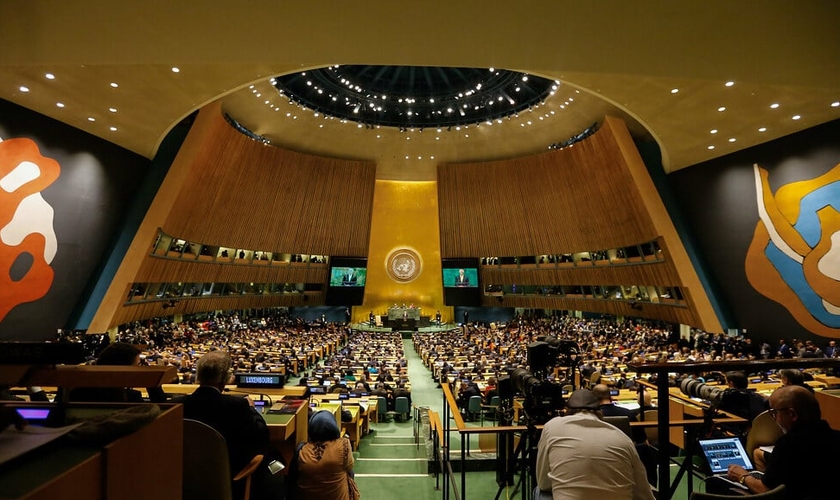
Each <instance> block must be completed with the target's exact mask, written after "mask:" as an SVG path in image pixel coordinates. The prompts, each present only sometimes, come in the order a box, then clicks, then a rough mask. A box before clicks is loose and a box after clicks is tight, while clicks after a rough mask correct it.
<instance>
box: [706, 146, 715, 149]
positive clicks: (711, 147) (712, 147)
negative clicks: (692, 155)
mask: <svg viewBox="0 0 840 500" xmlns="http://www.w3.org/2000/svg"><path fill="white" fill-rule="evenodd" d="M707 149H715V147H714V146H709V147H708V148H707Z"/></svg>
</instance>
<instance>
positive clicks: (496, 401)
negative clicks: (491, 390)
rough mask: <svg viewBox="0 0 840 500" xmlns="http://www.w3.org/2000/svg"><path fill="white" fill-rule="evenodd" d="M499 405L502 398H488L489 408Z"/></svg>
mask: <svg viewBox="0 0 840 500" xmlns="http://www.w3.org/2000/svg"><path fill="white" fill-rule="evenodd" d="M500 404H502V398H501V397H499V396H493V397H492V398H490V406H496V407H498V406H499V405H500Z"/></svg>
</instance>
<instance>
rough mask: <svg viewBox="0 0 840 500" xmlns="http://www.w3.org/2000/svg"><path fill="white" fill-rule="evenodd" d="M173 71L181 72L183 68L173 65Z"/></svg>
mask: <svg viewBox="0 0 840 500" xmlns="http://www.w3.org/2000/svg"><path fill="white" fill-rule="evenodd" d="M172 72H173V73H180V72H181V68H178V67H176V66H173V67H172Z"/></svg>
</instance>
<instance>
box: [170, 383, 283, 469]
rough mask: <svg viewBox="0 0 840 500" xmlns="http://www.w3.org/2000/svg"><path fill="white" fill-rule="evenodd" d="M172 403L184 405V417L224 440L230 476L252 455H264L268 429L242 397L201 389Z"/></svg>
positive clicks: (210, 388)
mask: <svg viewBox="0 0 840 500" xmlns="http://www.w3.org/2000/svg"><path fill="white" fill-rule="evenodd" d="M174 402H176V403H181V404H183V405H184V418H190V419H193V420H198V421H200V422H204V423H205V424H207V425H209V426H210V427H212V428H214V429H216V430H217V431H219V434H221V435H222V436H223V437H224V438H225V441H226V442H227V446H228V454H229V455H230V468H231V472H232V473H237V472H239V471H240V470H242V468H243V467H244V466H245V465H247V464H248V462H250V461H251V459H252V458H254V455H258V454H265V452H266V449H267V447H268V426H267V425H266V424H265V420H263V418H262V415H260V414H259V413H257V410H255V409H254V408H252V407H251V405H249V404H248V401H246V400H245V398H243V397H238V396H229V395H227V394H222V393H220V392H219V391H218V389H216V388H215V387H209V386H202V387H199V388H198V389H196V390H195V391H194V392H193V393H192V394H189V395H187V396H182V397H180V398H176V399H175V400H174Z"/></svg>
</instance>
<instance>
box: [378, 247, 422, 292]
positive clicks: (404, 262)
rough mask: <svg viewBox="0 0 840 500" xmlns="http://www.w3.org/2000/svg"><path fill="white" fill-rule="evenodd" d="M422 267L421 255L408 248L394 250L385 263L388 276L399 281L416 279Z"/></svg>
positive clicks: (407, 281) (406, 281)
mask: <svg viewBox="0 0 840 500" xmlns="http://www.w3.org/2000/svg"><path fill="white" fill-rule="evenodd" d="M420 267H421V266H420V256H419V255H418V254H417V252H415V251H414V250H409V249H408V248H400V249H398V250H394V251H393V252H391V254H390V255H389V256H388V259H387V261H386V263H385V268H386V269H387V270H388V276H390V277H391V279H393V280H394V281H396V282H398V283H409V282H411V281H414V280H415V279H416V278H417V276H418V275H420Z"/></svg>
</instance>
